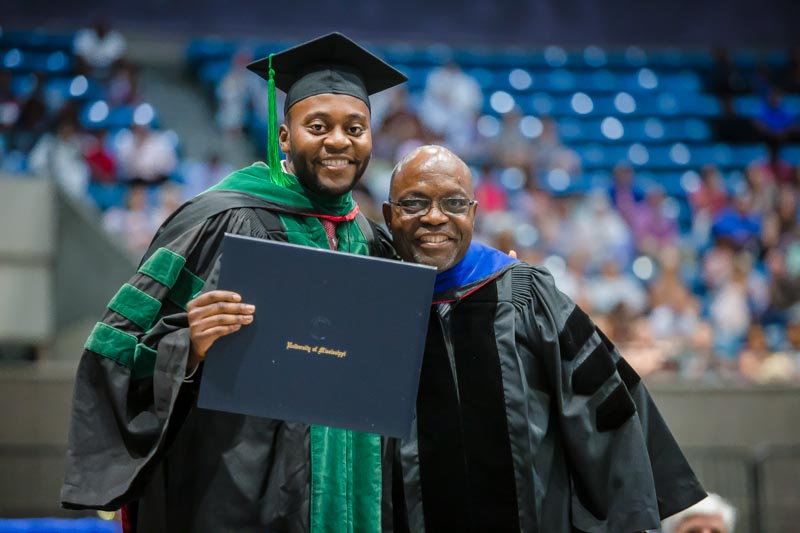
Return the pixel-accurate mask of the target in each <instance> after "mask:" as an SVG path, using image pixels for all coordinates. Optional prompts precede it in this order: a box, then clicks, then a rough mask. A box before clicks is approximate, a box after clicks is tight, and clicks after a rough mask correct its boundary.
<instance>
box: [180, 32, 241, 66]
mask: <svg viewBox="0 0 800 533" xmlns="http://www.w3.org/2000/svg"><path fill="white" fill-rule="evenodd" d="M236 48H237V45H236V44H235V43H232V42H229V41H223V40H221V39H214V38H206V39H195V40H193V41H191V42H190V43H189V45H188V46H187V47H186V59H187V62H188V63H189V66H190V67H191V68H197V67H199V66H200V65H201V64H203V63H205V62H206V61H218V60H221V59H230V57H231V56H232V55H233V53H234V52H235V51H236Z"/></svg>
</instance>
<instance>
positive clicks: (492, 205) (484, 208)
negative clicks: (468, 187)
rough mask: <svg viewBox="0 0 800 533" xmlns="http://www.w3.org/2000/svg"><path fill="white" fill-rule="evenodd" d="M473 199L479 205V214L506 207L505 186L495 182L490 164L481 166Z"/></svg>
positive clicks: (503, 209)
mask: <svg viewBox="0 0 800 533" xmlns="http://www.w3.org/2000/svg"><path fill="white" fill-rule="evenodd" d="M475 199H476V200H478V205H479V206H481V207H480V210H481V216H485V215H487V214H489V213H493V212H495V211H505V210H507V209H508V194H507V193H506V189H505V187H503V186H502V185H501V184H500V183H498V182H497V177H496V175H495V173H494V172H493V169H492V167H491V165H483V167H481V174H480V180H478V185H477V186H476V187H475Z"/></svg>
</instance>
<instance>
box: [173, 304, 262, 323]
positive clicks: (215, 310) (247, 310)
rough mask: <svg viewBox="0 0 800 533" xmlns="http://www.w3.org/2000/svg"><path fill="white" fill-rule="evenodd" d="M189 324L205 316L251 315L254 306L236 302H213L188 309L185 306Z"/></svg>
mask: <svg viewBox="0 0 800 533" xmlns="http://www.w3.org/2000/svg"><path fill="white" fill-rule="evenodd" d="M186 310H187V316H188V318H189V325H194V324H197V323H199V322H200V321H201V320H204V319H205V318H207V317H213V316H221V315H248V316H249V315H252V314H253V313H255V312H256V307H255V306H254V305H251V304H236V303H228V302H215V303H209V304H207V305H203V306H199V307H194V308H192V309H189V307H188V306H187V307H186Z"/></svg>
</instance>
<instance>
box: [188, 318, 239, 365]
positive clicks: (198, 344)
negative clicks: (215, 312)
mask: <svg viewBox="0 0 800 533" xmlns="http://www.w3.org/2000/svg"><path fill="white" fill-rule="evenodd" d="M241 328H242V325H241V324H229V325H226V326H216V327H213V328H211V329H207V330H205V331H203V332H202V333H200V334H198V335H193V336H192V342H193V343H194V345H195V348H196V351H197V355H198V356H199V357H200V358H201V359H202V358H204V357H205V356H206V352H208V349H209V348H210V347H211V345H212V344H214V342H215V341H216V340H217V339H219V338H220V337H224V336H225V335H229V334H231V333H233V332H235V331H239V330H240V329H241Z"/></svg>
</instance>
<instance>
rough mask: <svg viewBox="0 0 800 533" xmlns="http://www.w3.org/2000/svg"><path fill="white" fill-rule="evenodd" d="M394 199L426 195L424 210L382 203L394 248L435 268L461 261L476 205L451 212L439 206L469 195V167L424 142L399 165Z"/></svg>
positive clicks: (467, 244) (470, 188)
mask: <svg viewBox="0 0 800 533" xmlns="http://www.w3.org/2000/svg"><path fill="white" fill-rule="evenodd" d="M389 197H390V200H391V201H392V202H398V201H406V200H413V199H423V200H430V201H431V207H430V210H429V211H428V212H427V213H426V214H424V215H421V216H420V215H413V214H408V213H406V212H405V210H404V209H403V208H402V207H400V206H397V205H392V204H390V203H384V204H383V218H384V220H385V221H386V226H387V227H388V228H389V231H390V232H391V233H392V236H393V237H394V246H395V248H396V249H397V253H398V254H399V255H400V257H402V258H403V259H404V260H405V261H413V262H415V263H421V264H423V265H429V266H434V267H436V269H437V270H438V271H439V272H442V271H444V270H447V269H449V268H451V267H452V266H453V265H455V264H456V263H458V262H459V261H461V259H463V258H464V255H465V254H466V253H467V249H468V248H469V245H470V243H471V242H472V229H473V226H474V224H475V214H476V212H477V205H471V206H470V207H469V208H468V210H467V212H466V213H464V214H461V215H453V214H449V213H446V212H444V211H442V210H441V207H440V202H441V201H442V200H443V199H445V198H462V199H468V200H473V199H474V198H475V196H474V193H473V190H472V177H471V175H470V172H469V168H467V166H466V165H465V164H464V162H463V161H461V160H460V159H459V158H458V157H456V156H455V155H454V154H453V153H451V152H450V151H448V150H446V149H444V148H441V147H438V146H423V147H422V148H418V149H417V150H415V151H413V152H411V154H409V155H408V156H406V158H405V159H404V160H403V161H402V162H401V163H400V164H399V165H398V167H397V169H396V170H395V174H394V176H393V177H392V186H391V190H390V193H389Z"/></svg>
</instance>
